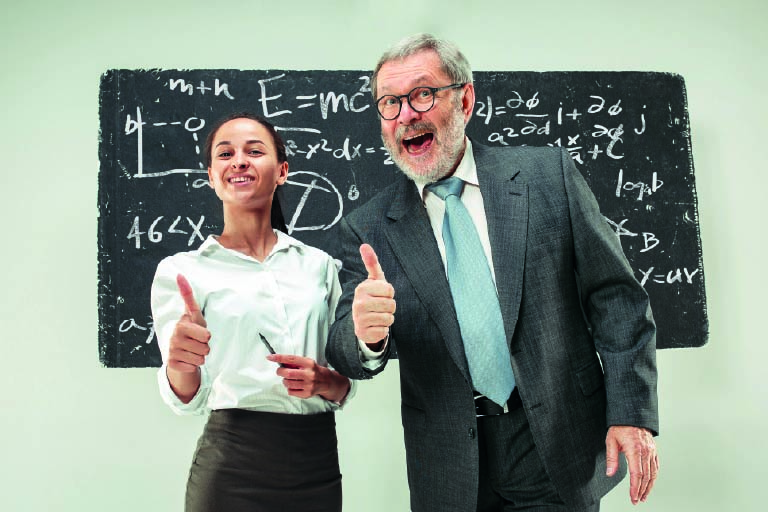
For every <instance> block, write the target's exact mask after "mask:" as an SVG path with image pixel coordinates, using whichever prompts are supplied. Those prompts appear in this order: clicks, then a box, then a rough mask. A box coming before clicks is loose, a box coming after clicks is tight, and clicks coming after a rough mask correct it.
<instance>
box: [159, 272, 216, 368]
mask: <svg viewBox="0 0 768 512" xmlns="http://www.w3.org/2000/svg"><path fill="white" fill-rule="evenodd" d="M176 284H177V285H178V287H179V293H181V297H182V299H184V306H185V311H184V314H183V315H181V318H179V321H178V322H177V323H176V328H175V329H174V330H173V335H172V336H171V340H170V343H169V350H168V368H169V369H170V370H173V371H176V372H179V373H196V372H197V371H198V367H200V366H201V365H202V364H203V363H204V362H205V356H207V355H208V353H209V352H210V351H211V349H210V347H209V345H208V342H209V341H210V339H211V333H210V332H209V331H208V329H207V324H206V323H205V318H203V313H202V312H201V311H200V306H198V305H197V301H195V296H194V295H193V294H192V287H191V286H190V285H189V282H188V281H187V280H186V278H185V277H184V276H183V275H181V274H179V275H178V276H176Z"/></svg>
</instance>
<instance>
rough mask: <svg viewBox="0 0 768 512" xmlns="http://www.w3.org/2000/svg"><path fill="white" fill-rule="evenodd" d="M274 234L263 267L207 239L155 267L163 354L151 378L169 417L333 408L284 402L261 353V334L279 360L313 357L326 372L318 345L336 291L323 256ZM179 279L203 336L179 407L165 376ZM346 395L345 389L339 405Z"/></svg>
mask: <svg viewBox="0 0 768 512" xmlns="http://www.w3.org/2000/svg"><path fill="white" fill-rule="evenodd" d="M275 233H276V234H277V243H276V244H275V246H274V247H273V248H272V251H271V252H270V254H269V255H268V256H267V257H266V258H265V259H264V261H263V262H260V261H258V260H256V259H254V258H252V257H250V256H247V255H245V254H242V253H240V252H237V251H233V250H231V249H227V248H226V247H223V246H222V245H221V244H219V242H218V241H217V239H216V237H214V236H209V237H208V239H207V240H206V241H205V242H203V244H202V245H201V246H200V247H199V248H198V249H197V250H194V251H189V252H180V253H177V254H174V255H173V256H169V257H167V258H165V259H163V260H162V261H161V262H160V263H159V264H158V266H157V272H156V273H155V279H154V281H153V283H152V300H151V302H152V317H153V319H154V326H155V332H156V333H157V341H158V345H159V347H160V353H161V355H162V358H163V366H162V367H161V368H160V370H159V371H158V373H157V379H158V384H159V386H160V395H161V396H162V398H163V400H164V401H165V403H167V404H168V406H169V407H170V408H171V409H172V410H173V411H174V412H176V413H177V414H203V413H204V412H206V411H207V410H208V409H228V408H238V409H248V410H254V411H265V412H277V413H288V414H317V413H321V412H326V411H332V410H335V409H338V408H339V406H338V405H337V404H335V403H333V402H330V401H327V400H325V399H323V398H321V397H319V396H313V397H311V398H308V399H301V398H297V397H292V396H289V395H288V392H287V389H286V388H285V386H284V385H283V383H282V378H281V377H279V376H278V375H277V374H276V373H275V372H276V370H277V368H278V365H277V363H273V362H271V361H268V360H267V359H266V356H267V355H268V354H269V352H268V350H267V348H266V346H265V345H264V344H263V343H262V341H261V340H260V339H259V334H260V333H261V334H263V335H264V337H265V338H267V340H268V341H269V343H270V344H271V345H272V347H273V348H274V349H275V352H277V353H278V354H293V355H300V356H305V357H311V358H312V359H314V360H316V361H317V363H318V364H320V365H322V366H327V362H326V360H325V344H326V340H327V338H328V330H329V328H330V325H331V322H333V317H334V314H335V310H336V303H337V302H338V299H339V295H340V293H341V287H340V286H339V278H338V271H337V268H336V265H335V263H334V260H333V259H332V258H331V257H330V256H329V255H328V254H327V253H325V252H323V251H321V250H320V249H317V248H314V247H310V246H308V245H305V244H303V243H302V242H300V241H298V240H296V239H294V238H292V237H290V236H288V235H286V234H285V233H282V232H280V231H275ZM177 274H183V275H184V277H186V278H187V280H188V281H189V283H190V285H191V286H192V290H193V291H194V295H195V300H197V303H198V304H199V305H200V309H201V310H202V312H203V316H204V317H205V320H206V323H207V324H208V330H209V331H210V332H211V340H210V342H209V345H210V348H211V351H210V353H209V354H208V356H206V358H205V363H204V364H203V365H202V366H201V367H200V377H201V382H200V388H199V390H198V391H197V394H196V395H195V396H194V398H193V399H192V400H191V401H190V402H189V403H187V404H185V403H183V402H181V400H179V398H178V397H177V396H176V394H175V393H174V392H173V391H172V390H171V386H170V384H169V383H168V378H167V376H166V365H167V363H168V350H169V343H170V339H171V335H172V334H173V330H174V328H175V326H176V323H177V322H178V320H179V318H180V317H181V315H182V314H183V313H184V301H183V300H182V298H181V295H180V293H179V290H178V287H177V285H176V276H177ZM354 390H355V385H354V383H353V384H352V387H351V389H350V392H349V394H348V395H347V398H346V399H345V402H346V400H348V399H349V398H351V397H352V395H353V393H354Z"/></svg>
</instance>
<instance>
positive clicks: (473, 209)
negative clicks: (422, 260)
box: [359, 137, 496, 369]
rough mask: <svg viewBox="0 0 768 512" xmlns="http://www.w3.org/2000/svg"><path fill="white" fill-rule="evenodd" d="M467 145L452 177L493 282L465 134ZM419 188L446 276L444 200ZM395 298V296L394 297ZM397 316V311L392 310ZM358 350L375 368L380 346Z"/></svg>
mask: <svg viewBox="0 0 768 512" xmlns="http://www.w3.org/2000/svg"><path fill="white" fill-rule="evenodd" d="M464 140H465V142H466V148H465V149H464V156H463V157H462V158H461V161H460V162H459V165H458V167H456V171H455V172H454V173H453V176H456V177H457V178H461V179H462V181H464V190H463V192H462V193H461V202H462V203H464V206H465V207H466V208H467V211H468V212H469V216H470V217H472V222H473V223H474V224H475V229H476V230H477V234H478V236H479V237H480V244H481V245H482V246H483V252H485V257H486V259H487V260H488V267H489V268H490V269H491V277H493V282H494V284H495V283H496V272H495V271H494V268H493V257H492V256H491V239H490V237H489V236H488V220H487V219H486V217H485V205H484V203H483V196H482V194H480V182H479V180H478V179H477V165H476V164H475V155H474V153H473V151H472V143H471V142H470V141H469V139H467V138H466V137H465V139H464ZM415 186H416V187H418V189H419V195H420V196H421V200H422V201H423V203H424V207H425V208H426V209H427V216H428V217H429V223H430V224H431V225H432V232H433V233H434V235H435V240H436V241H437V248H438V249H439V250H440V257H441V258H442V260H443V269H444V270H445V273H446V276H447V275H448V266H447V264H446V259H445V242H444V241H443V217H444V216H445V201H443V200H442V199H440V197H439V196H438V195H437V194H435V193H434V192H431V191H430V190H429V189H427V188H426V186H425V185H415ZM395 300H397V297H395ZM395 315H397V313H395ZM359 344H360V352H361V355H362V358H361V360H362V362H363V364H364V365H365V366H366V367H367V368H370V369H374V368H376V367H377V366H379V363H378V361H377V360H378V359H380V358H381V355H382V354H383V353H384V349H383V348H382V350H381V351H379V352H374V351H372V350H371V349H370V348H368V345H366V344H365V343H364V342H363V341H362V340H359Z"/></svg>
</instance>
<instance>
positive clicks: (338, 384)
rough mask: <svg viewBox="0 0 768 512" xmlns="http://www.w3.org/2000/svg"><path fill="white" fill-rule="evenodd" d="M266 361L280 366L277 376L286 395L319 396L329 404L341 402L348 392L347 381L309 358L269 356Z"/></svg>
mask: <svg viewBox="0 0 768 512" xmlns="http://www.w3.org/2000/svg"><path fill="white" fill-rule="evenodd" d="M267 359H269V360H270V361H274V362H275V363H278V364H280V367H279V368H278V369H277V375H279V376H280V377H282V378H283V385H284V386H285V387H286V388H287V389H288V394H289V395H291V396H295V397H298V398H309V397H312V396H315V395H320V396H321V397H323V398H325V399H326V400H330V401H331V402H337V403H339V402H341V401H342V400H343V399H344V397H345V396H347V393H348V392H349V386H350V384H349V379H347V378H346V377H344V376H343V375H341V374H339V373H338V372H335V371H333V370H331V369H330V368H326V367H325V366H320V365H319V364H317V362H316V361H315V360H314V359H312V358H310V357H301V356H293V355H286V354H270V355H268V356H267Z"/></svg>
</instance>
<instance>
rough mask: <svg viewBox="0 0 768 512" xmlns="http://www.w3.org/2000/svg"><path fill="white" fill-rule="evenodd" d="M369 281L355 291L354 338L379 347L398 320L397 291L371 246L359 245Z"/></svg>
mask: <svg viewBox="0 0 768 512" xmlns="http://www.w3.org/2000/svg"><path fill="white" fill-rule="evenodd" d="M360 256H361V257H362V258H363V264H364V265H365V270H366V271H367V272H368V279H366V280H365V281H363V282H362V283H360V284H359V285H357V288H355V300H354V302H353V303H352V321H353V322H354V324H355V335H356V336H357V337H358V338H359V339H361V340H363V342H365V343H366V344H367V345H377V344H378V343H379V342H380V341H381V340H383V339H384V338H386V336H387V335H388V334H389V326H390V325H392V322H394V321H395V299H394V296H395V289H394V288H393V287H392V285H391V284H389V283H388V282H387V279H386V278H385V277H384V271H383V270H381V265H379V258H378V257H377V256H376V253H375V252H374V251H373V247H371V246H370V245H368V244H363V245H361V246H360Z"/></svg>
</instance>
